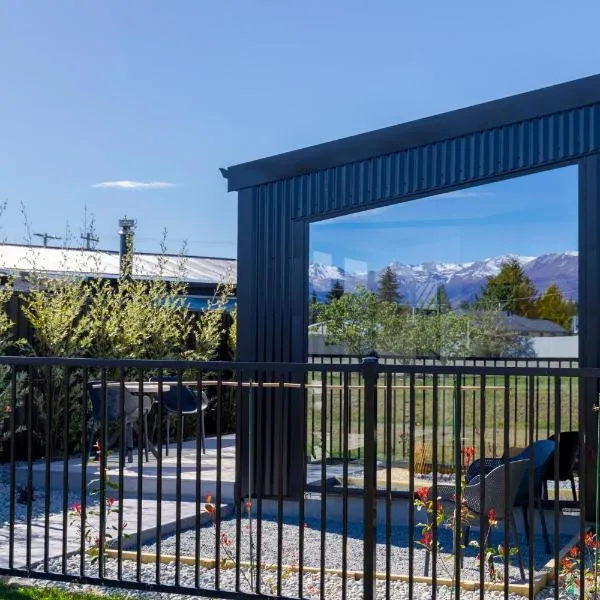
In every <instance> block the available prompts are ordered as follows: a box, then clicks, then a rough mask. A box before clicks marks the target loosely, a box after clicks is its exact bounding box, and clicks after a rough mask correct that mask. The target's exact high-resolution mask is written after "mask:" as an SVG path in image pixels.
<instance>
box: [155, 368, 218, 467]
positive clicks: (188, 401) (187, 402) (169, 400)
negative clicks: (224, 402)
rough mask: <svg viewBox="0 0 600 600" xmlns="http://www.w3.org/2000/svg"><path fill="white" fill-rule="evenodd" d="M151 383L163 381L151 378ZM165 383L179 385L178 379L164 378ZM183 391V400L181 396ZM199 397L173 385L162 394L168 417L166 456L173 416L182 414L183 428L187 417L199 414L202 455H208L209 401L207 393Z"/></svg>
mask: <svg viewBox="0 0 600 600" xmlns="http://www.w3.org/2000/svg"><path fill="white" fill-rule="evenodd" d="M150 381H152V382H154V383H156V382H158V381H161V379H160V378H159V377H151V378H150ZM162 381H163V382H164V383H177V377H163V378H162ZM180 391H181V398H180V397H179V396H180ZM200 398H201V400H200V401H198V396H197V395H196V394H195V393H194V392H193V391H192V390H190V388H189V387H187V386H185V385H181V386H180V385H171V386H170V387H169V389H168V390H166V389H165V390H163V392H162V407H163V409H164V410H165V411H166V415H167V431H166V433H167V435H166V438H167V439H166V442H167V444H166V455H167V456H169V443H170V430H171V415H173V414H176V413H178V412H179V413H180V416H181V418H180V420H179V427H183V418H184V416H185V415H195V414H197V415H198V417H199V421H200V442H201V444H202V454H206V431H205V429H204V411H205V410H206V409H207V408H208V405H209V400H208V397H207V396H206V393H205V392H204V391H202V392H201V393H200Z"/></svg>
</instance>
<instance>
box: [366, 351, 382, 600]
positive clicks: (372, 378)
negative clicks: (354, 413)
mask: <svg viewBox="0 0 600 600" xmlns="http://www.w3.org/2000/svg"><path fill="white" fill-rule="evenodd" d="M362 364H363V384H364V398H365V411H364V418H365V427H364V446H365V458H364V461H365V474H364V502H363V522H364V548H363V550H364V555H363V556H364V558H363V577H364V578H363V598H364V600H374V599H375V598H376V597H377V591H376V583H377V581H376V578H375V571H376V568H377V376H378V373H379V364H378V356H377V354H376V353H374V352H373V353H371V354H369V355H368V356H366V357H365V358H364V359H363V363H362Z"/></svg>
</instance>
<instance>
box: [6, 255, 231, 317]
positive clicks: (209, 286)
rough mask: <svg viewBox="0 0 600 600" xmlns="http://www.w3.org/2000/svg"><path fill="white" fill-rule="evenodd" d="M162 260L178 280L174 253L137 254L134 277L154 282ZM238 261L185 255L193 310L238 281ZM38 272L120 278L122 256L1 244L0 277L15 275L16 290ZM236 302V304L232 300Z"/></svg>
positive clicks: (179, 264) (178, 262)
mask: <svg viewBox="0 0 600 600" xmlns="http://www.w3.org/2000/svg"><path fill="white" fill-rule="evenodd" d="M161 261H162V263H163V264H162V267H163V268H162V271H163V273H162V278H164V279H166V280H175V278H177V277H178V276H179V274H180V272H181V270H182V268H181V267H182V262H181V257H180V256H179V255H174V254H165V255H164V256H163V255H160V254H149V253H145V252H136V253H135V255H134V261H133V276H134V277H141V278H149V279H154V278H155V277H157V273H158V272H159V265H160V263H161ZM236 264H237V261H236V260H235V259H232V258H218V257H206V256H186V257H185V259H184V269H183V279H184V281H185V282H186V283H187V285H188V296H187V301H188V305H189V307H190V309H192V310H201V309H202V308H204V307H205V306H206V301H207V300H208V299H209V298H210V297H212V295H213V293H214V291H215V289H216V286H217V284H218V283H219V281H220V280H222V279H224V278H226V277H231V278H232V279H233V280H234V281H235V280H236V276H237V270H236ZM34 269H35V270H36V271H38V272H40V273H44V274H45V275H47V276H49V277H60V276H61V275H66V274H78V275H83V276H87V277H90V278H92V277H101V278H105V279H116V278H118V277H119V269H120V255H119V252H117V251H112V250H83V249H77V248H57V247H46V246H32V245H25V244H0V275H5V276H7V275H16V276H17V282H16V286H17V289H19V290H22V291H26V290H27V287H28V286H27V281H26V277H27V274H28V273H30V272H32V271H33V270H34ZM232 302H233V301H232Z"/></svg>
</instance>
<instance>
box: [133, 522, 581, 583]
mask: <svg viewBox="0 0 600 600" xmlns="http://www.w3.org/2000/svg"><path fill="white" fill-rule="evenodd" d="M417 519H418V513H417ZM252 527H253V530H252V533H253V544H254V548H255V549H256V548H257V533H256V522H255V521H253V522H252ZM325 530H326V534H323V533H322V530H321V527H320V523H319V521H316V522H310V521H309V522H308V524H307V526H305V527H302V528H300V527H299V526H298V524H297V523H293V522H290V521H287V522H284V523H283V525H282V530H281V532H279V528H278V525H277V522H276V521H269V520H263V522H262V527H261V535H262V541H261V557H260V562H261V563H266V564H277V563H278V561H279V560H280V561H281V563H282V564H283V565H298V564H299V559H300V557H299V548H300V533H301V532H302V536H303V543H304V553H303V556H304V566H307V567H317V568H319V567H320V565H321V548H324V549H325V556H324V558H325V562H324V566H325V568H327V569H342V568H343V560H344V553H343V547H344V537H343V534H342V530H341V525H340V523H339V522H337V521H328V522H327V523H326V528H325ZM250 533H251V530H250V521H249V520H248V519H247V518H243V519H242V521H241V543H240V558H241V560H242V561H250V559H251V556H252V554H251V552H250V537H251V536H250ZM218 535H219V539H220V540H221V543H220V544H218V549H219V552H220V557H221V558H223V557H228V556H230V557H232V558H235V556H236V543H235V540H236V521H235V519H227V520H223V521H221V524H220V529H219V531H218ZM378 535H379V538H378V545H377V570H378V571H379V572H385V570H386V545H385V528H384V527H381V528H379V530H378ZM438 535H439V540H440V545H441V549H442V553H441V554H440V555H439V557H438V563H437V564H438V569H437V575H438V577H446V578H451V577H452V570H453V566H454V562H453V559H452V557H451V551H452V533H451V531H449V530H447V529H440V530H439V531H438ZM216 536H217V530H216V527H215V526H214V525H212V526H206V527H202V528H201V529H200V544H199V555H200V556H201V557H202V558H214V557H215V556H216V543H215V540H216ZM280 538H281V540H282V543H281V549H282V550H281V556H279V551H278V548H279V547H280V545H279V539H280ZM419 538H420V531H419V530H418V529H417V530H415V539H416V540H418V539H419ZM471 539H474V540H478V539H479V532H478V530H477V529H473V531H472V535H471ZM568 540H569V536H561V540H560V541H561V543H563V544H564V543H566V542H567V541H568ZM408 542H409V531H408V528H406V527H398V526H395V527H392V528H391V545H390V563H391V569H390V571H391V573H400V574H405V573H408V571H409V565H410V563H409V549H408ZM491 542H492V543H493V544H494V545H497V544H500V543H503V533H502V531H495V532H494V537H493V538H492V539H491ZM227 544H230V545H229V546H228V545H227ZM179 548H180V555H181V556H196V532H195V530H192V531H184V532H182V534H181V536H180V539H179ZM142 550H143V551H144V552H149V553H155V552H156V546H155V545H154V544H151V545H146V546H144V547H143V548H142ZM535 550H536V552H535V556H534V561H535V562H534V564H535V567H536V569H537V570H539V569H541V568H542V567H543V566H544V565H545V563H546V562H547V561H548V560H549V558H550V557H548V556H547V555H546V553H545V550H544V545H543V541H542V539H541V538H540V537H539V536H536V538H535ZM176 551H177V537H176V536H170V537H167V538H165V539H163V540H162V541H161V553H162V554H169V555H175V554H176ZM521 551H522V553H523V560H524V564H525V566H527V564H528V562H527V561H528V555H527V545H526V542H525V539H524V538H523V539H521ZM478 552H479V550H478V549H477V548H474V547H468V548H466V549H465V558H464V568H463V572H462V573H463V575H462V577H463V579H465V580H466V579H469V580H479V567H478V564H477V563H476V555H477V554H478ZM426 554H427V552H426V550H425V549H424V548H423V547H422V546H420V545H417V544H415V546H414V550H413V565H414V567H413V568H414V573H415V575H419V576H420V575H424V574H425V569H424V567H425V558H426ZM253 555H254V557H256V550H255V552H254V553H253ZM346 561H347V562H346V568H347V569H348V570H349V571H362V566H363V529H362V525H361V524H356V523H349V525H348V537H347V540H346ZM496 566H497V567H498V568H499V569H500V568H502V569H503V566H502V565H501V563H499V562H497V563H496ZM429 575H430V576H431V570H430V571H429ZM526 575H527V570H526ZM509 580H510V581H511V582H513V583H523V582H522V580H521V577H520V572H519V569H518V564H517V561H516V558H515V557H513V559H512V561H511V564H510V567H509Z"/></svg>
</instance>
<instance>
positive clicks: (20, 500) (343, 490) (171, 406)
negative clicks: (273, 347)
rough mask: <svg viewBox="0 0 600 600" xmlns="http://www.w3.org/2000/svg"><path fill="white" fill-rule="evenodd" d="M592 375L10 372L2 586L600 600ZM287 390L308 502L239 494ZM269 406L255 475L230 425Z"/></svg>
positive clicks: (370, 365) (68, 367)
mask: <svg viewBox="0 0 600 600" xmlns="http://www.w3.org/2000/svg"><path fill="white" fill-rule="evenodd" d="M599 379H600V370H592V369H581V368H576V367H574V366H573V365H572V364H570V365H566V366H565V365H560V366H548V365H545V366H539V365H536V366H521V365H518V366H513V365H510V364H506V363H505V364H494V365H490V364H483V365H479V364H475V365H468V364H460V365H459V364H454V365H452V364H443V365H440V364H429V363H423V364H403V363H402V364H394V363H392V362H386V361H385V360H382V361H379V362H378V361H377V359H375V358H370V359H366V360H364V361H361V362H360V363H358V362H357V361H351V360H347V361H345V362H340V363H339V364H332V363H331V362H323V363H317V362H315V361H314V360H313V362H311V363H307V364H272V363H257V364H249V363H229V362H213V363H191V362H187V363H183V362H169V361H116V360H84V359H33V358H30V359H27V358H8V357H4V358H1V359H0V410H1V411H2V413H1V414H2V415H3V419H2V420H1V422H0V428H1V430H2V439H3V442H4V446H5V451H4V457H5V459H6V461H7V462H6V463H5V464H4V465H2V466H0V477H1V479H0V491H1V494H0V495H1V497H2V500H1V501H0V545H1V547H2V549H3V551H2V552H0V574H1V575H13V576H25V577H34V578H40V579H51V580H57V581H65V582H84V583H91V584H100V585H107V586H112V587H115V588H119V587H120V588H129V589H137V590H155V591H164V592H174V593H185V594H195V595H204V596H210V597H215V598H244V597H256V595H258V596H259V597H265V596H275V597H278V598H327V599H328V600H329V599H330V598H338V597H339V598H343V599H345V598H348V597H361V596H362V597H364V598H375V597H376V596H377V597H385V598H396V597H400V596H402V597H408V598H422V597H428V598H429V597H431V598H437V597H447V595H448V594H450V593H452V595H453V597H454V598H456V599H459V598H472V597H480V598H484V597H485V595H486V594H487V593H488V592H489V591H490V590H497V591H499V592H501V593H503V594H504V596H505V597H507V598H508V596H509V594H520V595H522V596H523V597H529V598H532V597H533V596H534V594H535V593H536V592H537V591H539V590H541V589H544V588H548V589H549V590H550V591H551V592H552V593H553V597H555V598H568V597H580V598H588V597H595V594H596V553H597V552H598V548H599V547H600V540H599V539H598V538H597V537H596V526H597V518H596V517H595V514H594V509H593V507H594V506H595V504H594V502H595V498H594V497H590V490H592V491H593V490H595V481H593V477H591V476H592V475H594V474H595V473H596V470H597V469H596V465H597V460H598V459H597V453H596V441H597V440H596V439H595V436H590V435H586V433H585V431H584V430H583V429H584V428H581V429H582V431H579V430H580V425H581V424H584V423H586V425H587V431H588V432H589V431H592V430H594V428H595V427H596V425H595V423H596V421H597V417H596V416H595V412H594V411H593V406H594V404H595V403H596V401H597V390H598V380H599ZM289 389H294V390H296V394H299V395H296V396H295V397H296V398H297V397H300V398H301V399H302V401H303V402H304V406H305V415H306V419H305V422H304V423H302V424H299V428H298V430H299V432H303V435H304V440H305V452H304V457H303V460H301V461H299V462H300V464H301V465H302V467H301V470H302V473H300V474H299V475H300V476H301V478H302V482H303V493H302V494H301V496H300V498H299V499H296V500H291V499H288V498H285V497H284V496H283V493H282V492H281V490H282V489H283V487H282V486H280V493H279V494H276V495H275V496H273V497H264V496H263V495H262V493H261V486H260V485H257V487H256V489H254V490H252V489H251V490H250V493H249V494H248V495H247V496H245V497H242V496H241V493H240V490H241V487H240V481H241V479H242V472H243V471H244V470H252V469H253V468H254V466H253V465H254V464H258V465H260V464H261V460H260V457H261V456H262V454H261V453H262V452H263V451H264V448H263V445H262V444H263V439H264V435H263V434H264V431H265V428H267V427H272V428H275V429H276V428H278V427H279V425H278V422H277V419H283V414H284V410H285V402H287V401H288V400H289V396H287V395H286V391H287V390H289ZM589 390H595V392H594V393H593V395H592V396H590V391H589ZM267 392H268V393H267ZM267 396H268V398H269V399H270V400H272V401H274V402H276V403H277V402H279V405H280V406H281V409H280V410H276V411H275V412H274V413H273V414H274V421H273V422H265V421H263V420H262V419H260V418H259V419H258V422H257V423H256V424H255V425H256V426H255V427H254V428H252V431H254V432H255V435H254V436H249V437H250V439H251V440H252V452H251V455H254V456H255V458H257V460H256V461H250V462H249V463H248V464H247V465H246V464H242V463H241V461H240V460H238V458H237V454H238V452H237V451H238V448H236V436H235V434H231V433H226V428H225V426H224V423H225V422H226V420H227V418H228V416H229V415H231V414H238V412H239V408H240V407H241V406H242V405H244V406H245V407H246V408H247V411H246V412H245V414H248V415H249V416H250V419H254V418H255V416H256V415H259V414H261V411H260V408H261V403H262V402H264V401H265V398H266V397H267ZM209 413H210V414H211V415H212V419H213V424H212V427H207V426H206V425H207V423H206V422H205V419H204V418H203V417H206V416H207V415H208V414H209ZM182 420H183V421H184V423H182ZM185 421H187V423H185ZM592 421H593V423H592V425H590V423H591V422H592ZM249 426H250V424H249V423H247V422H240V421H239V420H238V422H237V423H236V430H237V432H238V433H239V432H240V431H241V428H242V427H249ZM167 428H169V429H168V430H167ZM167 431H168V433H167ZM548 438H550V439H548ZM276 439H277V444H278V448H276V451H277V453H278V455H279V456H283V455H284V454H285V444H286V440H285V439H283V436H279V437H278V438H276ZM167 440H169V446H167ZM204 449H205V451H204ZM167 450H168V453H167ZM277 464H278V468H277V469H278V476H279V479H280V481H281V480H282V478H283V475H284V474H283V473H282V470H283V464H284V462H283V460H279V461H278V463H277ZM251 475H252V476H251V477H249V481H251V482H254V481H260V477H261V474H260V472H259V473H254V474H251ZM590 507H592V508H591V509H590ZM557 583H558V585H557ZM444 594H445V596H444Z"/></svg>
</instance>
